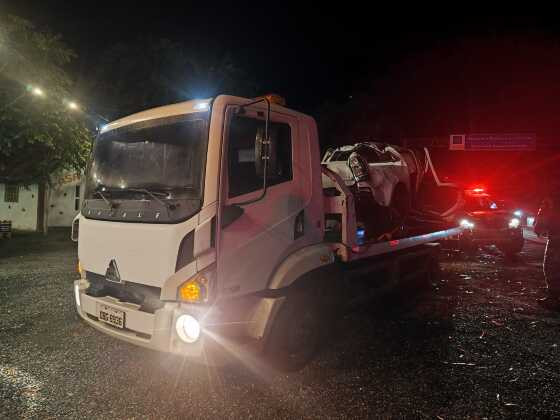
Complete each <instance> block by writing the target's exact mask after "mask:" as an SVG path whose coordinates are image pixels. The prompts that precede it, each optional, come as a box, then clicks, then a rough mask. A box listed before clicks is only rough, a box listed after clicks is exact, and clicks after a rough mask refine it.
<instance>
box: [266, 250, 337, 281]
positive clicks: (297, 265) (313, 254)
mask: <svg viewBox="0 0 560 420" xmlns="http://www.w3.org/2000/svg"><path fill="white" fill-rule="evenodd" d="M332 263H334V253H333V251H332V249H331V247H330V245H328V244H323V243H321V244H315V245H311V246H307V247H305V248H301V249H298V250H297V251H296V252H294V253H292V254H290V255H289V256H288V257H287V258H286V259H285V260H284V261H283V262H282V263H281V264H280V265H279V266H278V268H277V269H276V270H275V272H274V274H273V275H272V277H271V279H270V282H269V283H268V288H269V289H272V290H276V289H282V288H284V287H288V286H290V285H291V284H292V283H293V282H295V281H296V280H297V279H299V278H300V277H302V276H303V275H304V274H306V273H309V272H311V271H313V270H315V269H317V268H319V267H323V266H326V265H329V264H332Z"/></svg>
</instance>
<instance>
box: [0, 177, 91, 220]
mask: <svg viewBox="0 0 560 420" xmlns="http://www.w3.org/2000/svg"><path fill="white" fill-rule="evenodd" d="M41 193H42V191H40V187H39V185H37V184H33V185H29V186H23V185H17V184H0V220H10V221H11V222H12V229H17V230H41V226H42V225H43V220H44V218H45V214H46V217H47V226H48V227H61V226H68V227H69V226H71V225H72V220H73V219H74V216H76V214H77V213H78V211H79V209H80V206H81V204H82V199H83V194H84V192H83V188H82V187H81V179H80V176H79V174H76V173H71V172H67V173H64V174H63V175H62V176H60V177H58V178H56V179H55V180H54V182H53V185H52V187H51V188H47V191H45V193H46V194H45V195H44V197H45V198H46V199H45V202H46V206H47V208H46V209H45V205H44V204H43V203H41V200H40V196H41V195H42V194H41ZM45 210H46V212H45Z"/></svg>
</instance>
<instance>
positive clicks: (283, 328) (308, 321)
mask: <svg viewBox="0 0 560 420" xmlns="http://www.w3.org/2000/svg"><path fill="white" fill-rule="evenodd" d="M325 313H326V310H325V305H324V304H323V301H322V299H320V298H318V297H316V296H314V295H313V294H312V292H311V290H298V291H295V292H293V293H290V294H289V295H288V296H287V297H286V301H285V302H284V304H283V305H282V307H281V308H280V311H279V313H278V315H277V316H276V319H275V321H274V324H273V326H272V330H271V335H270V337H269V340H268V343H267V346H266V356H267V357H268V358H269V359H270V361H271V362H272V364H273V365H274V366H275V367H276V368H278V369H280V370H283V371H295V370H299V369H301V368H303V367H304V366H305V365H306V364H307V363H308V362H309V361H310V360H311V359H312V358H313V357H314V356H315V354H316V353H317V351H318V350H319V347H320V346H321V344H322V343H323V342H324V339H325V337H326V325H328V323H329V322H328V319H326V318H325V317H324V314H325Z"/></svg>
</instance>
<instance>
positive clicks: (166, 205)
mask: <svg viewBox="0 0 560 420" xmlns="http://www.w3.org/2000/svg"><path fill="white" fill-rule="evenodd" d="M124 191H132V192H139V193H144V194H148V195H149V196H150V197H152V198H153V199H154V200H156V201H157V202H158V203H159V204H161V205H162V206H165V207H169V206H168V203H166V202H165V201H163V200H162V199H161V198H159V197H158V195H159V196H160V197H161V196H163V197H165V198H167V197H169V194H166V193H162V192H157V191H150V190H148V189H147V188H124Z"/></svg>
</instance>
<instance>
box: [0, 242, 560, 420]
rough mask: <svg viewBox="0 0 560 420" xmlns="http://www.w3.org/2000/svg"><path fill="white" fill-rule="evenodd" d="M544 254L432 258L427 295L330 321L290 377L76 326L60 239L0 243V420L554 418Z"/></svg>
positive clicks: (552, 337)
mask: <svg viewBox="0 0 560 420" xmlns="http://www.w3.org/2000/svg"><path fill="white" fill-rule="evenodd" d="M542 253H543V246H542V244H538V243H534V242H527V244H526V246H525V248H524V250H523V252H522V253H521V255H520V256H519V258H517V259H515V260H513V261H507V260H505V259H504V258H503V257H502V256H501V254H500V253H499V252H498V251H497V250H496V249H495V248H492V247H490V248H486V249H484V250H482V251H481V252H480V253H479V254H478V255H477V256H476V257H474V258H472V259H466V258H465V257H463V256H461V255H459V254H455V253H449V254H445V255H443V259H442V275H441V278H440V279H439V280H437V281H434V282H433V283H432V284H431V285H430V286H429V287H428V288H424V289H422V290H420V289H418V290H417V289H414V290H413V291H411V290H408V291H406V289H404V290H405V291H403V292H401V293H396V294H395V295H393V296H391V297H390V298H387V297H385V298H383V299H382V300H378V301H374V302H371V303H370V304H368V305H365V306H362V307H360V308H355V310H353V311H351V312H349V313H347V314H345V315H343V316H341V317H340V319H339V320H338V322H336V323H334V324H333V325H332V327H331V338H330V342H329V343H328V345H326V346H325V348H324V349H323V350H322V351H321V352H320V353H319V354H318V356H317V358H316V360H314V361H313V362H312V363H311V364H310V365H308V366H307V367H305V368H304V369H303V370H302V371H300V372H296V373H292V374H284V373H278V372H274V371H271V370H268V369H262V366H261V365H256V364H255V363H254V361H253V360H252V359H251V358H249V357H247V358H246V357H244V355H243V354H240V355H239V356H240V360H239V363H237V364H234V365H231V366H228V367H224V368H207V367H204V366H199V365H194V364H192V363H190V362H188V361H186V360H184V359H182V358H180V357H176V356H170V355H166V354H161V353H156V352H153V351H150V350H146V349H142V348H138V347H135V346H132V345H129V344H126V343H123V342H120V341H117V340H115V339H113V338H110V337H108V336H105V335H103V334H101V333H99V332H98V331H96V330H94V329H93V328H91V327H88V326H87V325H85V324H84V323H83V322H81V321H80V320H79V318H78V317H77V315H76V313H75V311H74V304H73V292H72V281H73V279H74V278H75V277H76V272H75V265H76V246H75V244H73V243H72V242H70V241H69V240H68V233H67V232H53V234H51V235H50V236H49V237H47V238H44V237H40V236H37V235H26V236H21V235H19V236H18V235H16V237H15V238H14V239H12V240H10V241H6V240H4V241H2V242H0V314H1V316H0V417H1V418H9V419H13V418H41V419H43V418H82V419H84V418H88V419H89V418H106V419H115V418H134V419H144V418H150V419H152V418H213V419H224V418H243V419H246V418H258V419H260V418H262V419H272V418H372V417H374V418H375V417H385V418H392V417H397V418H403V417H404V418H443V419H447V418H464V417H473V418H484V417H487V418H499V417H503V418H511V417H518V418H536V417H541V418H542V417H559V416H560V387H559V385H560V369H559V368H560V362H559V352H560V347H559V346H560V315H558V314H556V313H551V312H548V311H546V310H544V309H541V308H540V307H538V306H537V305H536V304H535V299H536V298H537V297H541V296H543V295H544V289H543V287H544V283H543V278H542V270H541V260H542Z"/></svg>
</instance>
